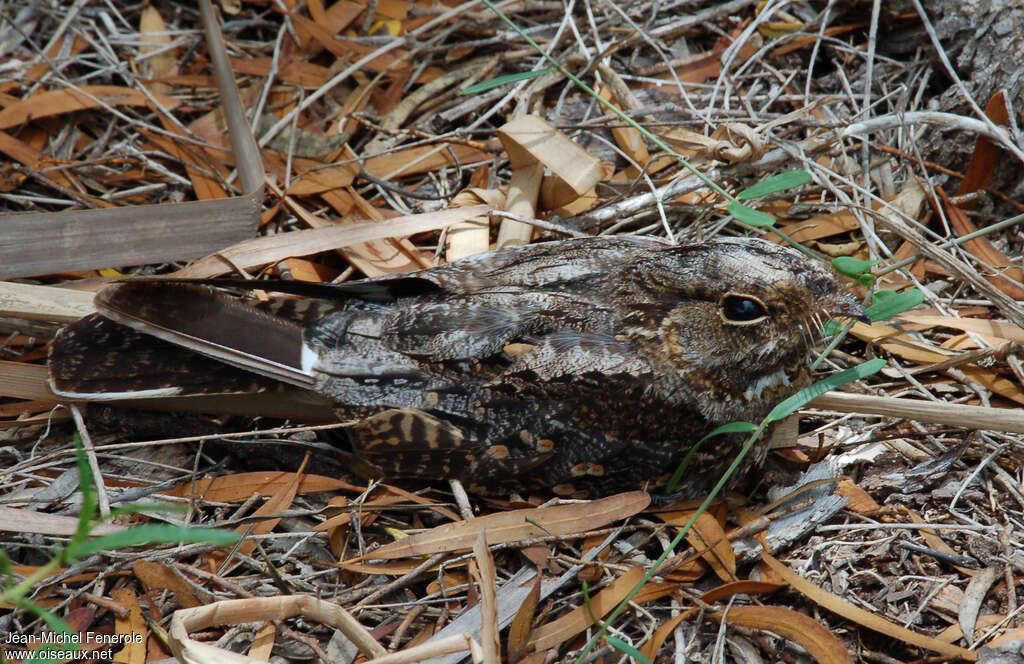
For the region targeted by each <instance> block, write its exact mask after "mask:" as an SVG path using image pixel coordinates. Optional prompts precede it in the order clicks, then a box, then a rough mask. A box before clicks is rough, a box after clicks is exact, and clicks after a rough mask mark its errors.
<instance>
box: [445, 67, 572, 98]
mask: <svg viewBox="0 0 1024 664" xmlns="http://www.w3.org/2000/svg"><path fill="white" fill-rule="evenodd" d="M553 71H556V70H555V68H554V67H545V68H544V69H538V70H537V71H521V72H516V73H515V74H505V75H504V76H497V77H495V78H491V79H488V80H486V81H480V82H479V83H474V84H473V85H471V86H469V87H468V88H466V89H465V90H460V91H459V95H460V96H461V95H476V94H480V93H481V92H487V91H488V90H492V89H494V88H500V87H501V86H503V85H508V84H509V83H518V82H519V81H528V80H530V79H532V78H537V77H539V76H543V75H544V74H550V73H551V72H553Z"/></svg>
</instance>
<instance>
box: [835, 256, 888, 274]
mask: <svg viewBox="0 0 1024 664" xmlns="http://www.w3.org/2000/svg"><path fill="white" fill-rule="evenodd" d="M881 262H882V261H862V260H861V259H859V258H854V257H853V256H836V257H835V258H833V259H832V267H834V268H835V270H836V272H838V273H840V274H845V275H846V276H848V277H859V276H860V275H862V274H864V273H865V272H867V271H868V270H870V269H871V268H872V267H874V266H876V265H878V264H879V263H881Z"/></svg>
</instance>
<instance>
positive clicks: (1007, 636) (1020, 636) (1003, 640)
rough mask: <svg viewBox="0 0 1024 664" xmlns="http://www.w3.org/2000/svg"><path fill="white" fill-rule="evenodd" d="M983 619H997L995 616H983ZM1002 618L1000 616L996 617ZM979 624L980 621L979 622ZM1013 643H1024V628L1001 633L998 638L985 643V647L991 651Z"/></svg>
mask: <svg viewBox="0 0 1024 664" xmlns="http://www.w3.org/2000/svg"><path fill="white" fill-rule="evenodd" d="M985 617H997V616H985ZM998 617H1002V616H998ZM979 622H980V620H979ZM1013 641H1024V627H1017V628H1016V629H1011V630H1008V631H1006V632H1003V633H1002V634H1000V635H999V636H996V637H993V638H991V639H989V640H988V641H986V642H985V646H986V647H988V648H992V649H997V648H1002V647H1003V646H1005V645H1006V644H1008V643H1011V642H1013Z"/></svg>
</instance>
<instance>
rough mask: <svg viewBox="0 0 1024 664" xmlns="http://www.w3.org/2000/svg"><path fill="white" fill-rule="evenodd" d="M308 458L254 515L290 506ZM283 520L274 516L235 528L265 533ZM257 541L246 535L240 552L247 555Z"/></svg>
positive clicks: (277, 511)
mask: <svg viewBox="0 0 1024 664" xmlns="http://www.w3.org/2000/svg"><path fill="white" fill-rule="evenodd" d="M307 461H308V457H307V459H306V460H304V461H303V462H302V466H300V467H299V469H298V470H297V471H296V472H294V473H288V474H287V475H288V476H290V479H291V481H290V482H288V483H287V484H286V485H285V486H280V487H278V490H277V491H276V492H275V493H273V494H271V496H270V499H269V500H268V501H267V502H265V503H263V504H262V505H260V507H259V509H257V510H256V511H255V512H253V513H252V516H253V517H260V516H264V515H269V514H280V513H281V512H283V511H285V510H286V509H288V508H289V507H291V505H292V502H294V501H295V496H296V495H297V494H298V490H299V486H300V485H301V484H302V479H303V477H304V476H305V468H306V462H307ZM280 522H281V518H280V517H272V518H269V519H263V520H259V521H256V522H255V523H243V524H242V525H240V526H238V527H237V528H235V530H236V531H237V532H238V533H239V534H241V535H243V536H246V535H265V534H267V533H269V532H270V531H272V530H273V529H274V528H276V527H277V524H278V523H280ZM256 544H257V541H256V540H255V539H251V538H248V537H246V539H243V540H242V542H241V543H240V544H239V545H238V551H239V553H241V554H243V555H246V554H249V553H251V552H252V551H253V549H255V548H256Z"/></svg>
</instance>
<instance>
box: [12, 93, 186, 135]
mask: <svg viewBox="0 0 1024 664" xmlns="http://www.w3.org/2000/svg"><path fill="white" fill-rule="evenodd" d="M150 96H152V98H153V99H155V100H156V102H157V103H158V104H160V106H162V107H163V108H164V109H166V110H171V109H174V108H177V106H178V105H179V104H180V103H181V102H180V101H179V100H177V99H175V98H174V97H168V96H166V95H161V94H156V93H150ZM150 96H147V95H145V94H143V93H142V92H140V91H138V90H135V89H133V88H126V87H123V86H120V85H86V86H83V87H80V88H65V89H63V90H53V91H50V92H41V93H39V94H37V95H33V96H31V97H29V98H28V99H23V100H22V101H19V102H16V103H14V104H11V105H10V106H8V107H7V108H5V109H3V110H2V111H0V129H7V128H8V127H15V126H17V125H21V124H24V123H26V122H31V121H32V120H38V119H39V118H49V117H53V116H55V115H63V114H64V113H73V112H75V111H82V110H85V109H88V108H106V107H109V106H115V107H117V106H148V107H150V108H153V109H154V110H159V107H156V106H154V104H153V101H151V100H150Z"/></svg>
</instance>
